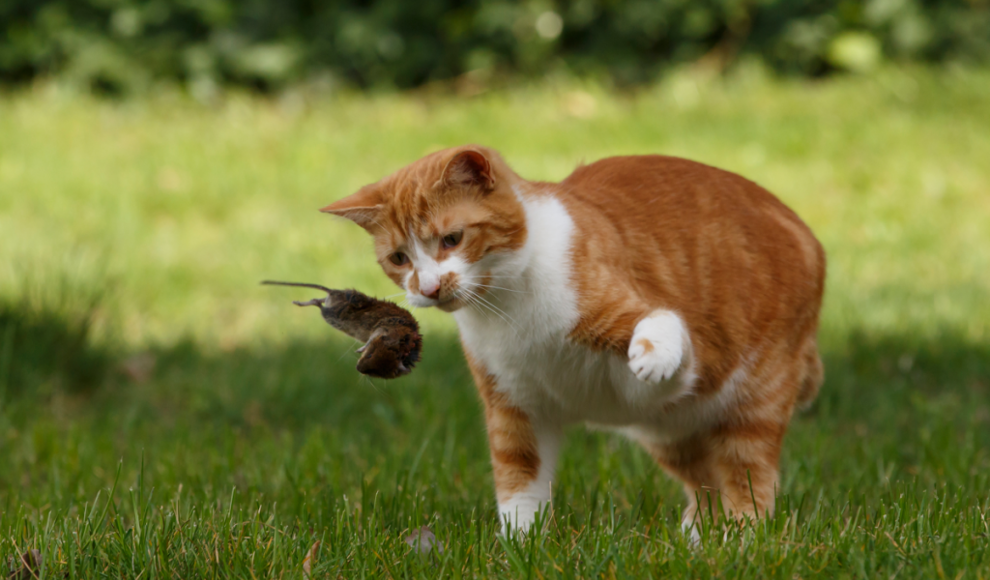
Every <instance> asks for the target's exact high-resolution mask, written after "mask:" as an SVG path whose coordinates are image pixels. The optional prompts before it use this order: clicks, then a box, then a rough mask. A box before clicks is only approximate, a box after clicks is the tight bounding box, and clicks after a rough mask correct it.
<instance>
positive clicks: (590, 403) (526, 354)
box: [461, 325, 636, 425]
mask: <svg viewBox="0 0 990 580" xmlns="http://www.w3.org/2000/svg"><path fill="white" fill-rule="evenodd" d="M461 334H462V339H463V340H464V344H465V346H466V347H467V349H468V351H469V352H470V354H471V356H472V357H473V358H474V359H475V360H476V361H477V362H479V363H481V364H482V365H484V367H485V369H486V370H487V371H488V373H489V374H491V375H492V376H494V377H495V379H496V389H497V390H498V391H499V392H501V393H503V394H505V395H506V396H507V398H508V399H509V400H510V401H511V402H512V403H513V404H514V405H516V406H518V407H520V408H521V409H523V410H525V411H526V412H527V413H530V414H532V415H538V416H545V417H547V418H551V419H555V420H560V421H565V422H570V421H595V422H600V423H604V424H616V425H618V424H627V423H628V422H629V420H630V419H632V418H633V417H634V416H635V415H636V413H635V410H632V409H629V408H628V407H627V405H626V404H625V401H624V399H623V398H622V397H621V396H620V392H621V391H622V385H623V384H624V383H625V382H626V381H628V380H631V379H634V377H633V376H632V374H631V373H630V372H629V370H628V367H627V365H626V364H625V361H623V360H621V359H620V358H619V357H617V356H615V355H613V354H609V353H602V352H596V351H592V350H590V349H588V348H586V347H584V346H581V345H577V344H574V343H573V342H571V341H570V340H569V339H568V338H567V332H566V331H565V330H558V331H556V332H540V331H539V330H537V329H533V331H532V332H524V331H523V332H517V331H516V330H513V329H508V328H500V327H498V326H497V325H493V326H491V327H485V326H484V325H478V326H471V325H468V326H467V327H464V326H462V327H461Z"/></svg>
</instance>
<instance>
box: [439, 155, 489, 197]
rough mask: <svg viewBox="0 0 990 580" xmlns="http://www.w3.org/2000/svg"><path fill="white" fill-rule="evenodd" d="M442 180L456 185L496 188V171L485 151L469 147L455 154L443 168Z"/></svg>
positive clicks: (485, 189) (485, 188)
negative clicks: (493, 169)
mask: <svg viewBox="0 0 990 580" xmlns="http://www.w3.org/2000/svg"><path fill="white" fill-rule="evenodd" d="M441 179H442V181H443V182H444V183H446V184H448V185H454V186H462V187H463V186H471V185H475V186H479V187H481V188H482V189H483V190H484V191H491V190H492V189H494V188H495V173H494V172H493V171H492V164H491V162H490V161H489V160H488V157H486V156H485V154H484V153H482V152H481V151H478V150H477V149H467V150H465V151H461V152H460V153H457V154H456V155H454V156H453V157H452V158H451V159H450V161H448V162H447V165H446V167H444V168H443V177H442V178H441Z"/></svg>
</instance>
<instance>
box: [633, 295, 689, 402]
mask: <svg viewBox="0 0 990 580" xmlns="http://www.w3.org/2000/svg"><path fill="white" fill-rule="evenodd" d="M628 354H629V370H631V371H632V372H633V374H634V375H636V378H638V379H639V380H641V381H643V382H645V383H649V384H659V383H660V382H661V381H665V380H668V379H670V378H672V377H673V376H674V374H675V373H677V371H678V370H680V369H681V368H682V367H684V366H686V365H685V363H687V362H688V361H689V359H690V356H691V339H690V336H689V335H688V331H687V327H686V326H685V324H684V321H683V320H682V319H681V317H680V316H678V315H677V313H675V312H672V311H670V310H665V309H662V308H660V309H657V310H654V311H653V312H651V313H650V314H648V315H647V316H646V317H645V318H643V319H642V320H640V321H639V322H638V323H637V324H636V328H635V329H633V335H632V340H630V341H629V352H628Z"/></svg>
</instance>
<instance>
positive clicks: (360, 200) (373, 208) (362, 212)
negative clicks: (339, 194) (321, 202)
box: [320, 185, 382, 232]
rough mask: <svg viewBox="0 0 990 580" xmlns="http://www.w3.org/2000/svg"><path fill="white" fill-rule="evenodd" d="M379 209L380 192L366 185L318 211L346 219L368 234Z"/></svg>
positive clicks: (375, 221)
mask: <svg viewBox="0 0 990 580" xmlns="http://www.w3.org/2000/svg"><path fill="white" fill-rule="evenodd" d="M381 208H382V195H381V192H380V191H379V190H378V188H377V187H375V186H373V185H366V186H364V187H362V188H361V189H359V190H357V192H356V193H353V194H351V195H349V196H347V197H345V198H343V199H338V200H337V201H335V202H333V203H331V204H330V205H328V206H326V207H324V208H321V209H320V211H321V212H323V213H330V214H333V215H337V216H340V217H344V218H347V219H349V220H351V221H352V222H354V223H356V224H357V225H359V226H361V227H362V228H364V229H366V230H368V231H369V232H370V231H371V229H372V227H373V226H375V225H376V223H377V220H378V214H379V212H380V211H381Z"/></svg>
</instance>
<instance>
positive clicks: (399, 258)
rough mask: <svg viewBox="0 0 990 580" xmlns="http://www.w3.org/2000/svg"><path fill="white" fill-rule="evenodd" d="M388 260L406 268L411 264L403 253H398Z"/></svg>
mask: <svg viewBox="0 0 990 580" xmlns="http://www.w3.org/2000/svg"><path fill="white" fill-rule="evenodd" d="M388 259H389V261H390V262H392V263H393V264H395V265H396V266H405V265H406V264H408V263H409V256H407V255H405V254H403V253H402V252H396V253H394V254H392V255H391V256H389V257H388Z"/></svg>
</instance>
